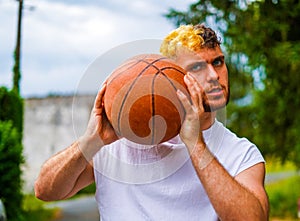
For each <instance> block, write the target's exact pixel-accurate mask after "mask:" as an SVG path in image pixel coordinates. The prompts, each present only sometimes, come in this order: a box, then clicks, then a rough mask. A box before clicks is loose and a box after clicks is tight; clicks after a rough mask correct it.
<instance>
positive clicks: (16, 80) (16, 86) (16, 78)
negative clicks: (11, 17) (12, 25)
mask: <svg viewBox="0 0 300 221" xmlns="http://www.w3.org/2000/svg"><path fill="white" fill-rule="evenodd" d="M18 1H19V10H18V27H17V43H16V48H15V52H14V58H15V64H14V67H13V90H14V91H15V92H17V93H18V94H20V79H21V65H20V63H21V32H22V12H23V0H18Z"/></svg>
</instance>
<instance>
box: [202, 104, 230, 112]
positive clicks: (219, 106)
mask: <svg viewBox="0 0 300 221" xmlns="http://www.w3.org/2000/svg"><path fill="white" fill-rule="evenodd" d="M226 105H227V102H223V103H220V104H204V105H203V107H204V111H205V112H215V111H217V110H220V109H222V108H223V107H225V106H226Z"/></svg>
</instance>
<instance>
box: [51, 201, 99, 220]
mask: <svg viewBox="0 0 300 221" xmlns="http://www.w3.org/2000/svg"><path fill="white" fill-rule="evenodd" d="M49 207H58V208H60V209H61V213H60V215H59V217H58V218H57V219H56V220H55V221H99V219H100V218H99V213H98V209H97V203H96V200H95V197H94V196H84V197H80V198H77V199H73V200H65V201H59V202H55V203H53V204H50V205H49Z"/></svg>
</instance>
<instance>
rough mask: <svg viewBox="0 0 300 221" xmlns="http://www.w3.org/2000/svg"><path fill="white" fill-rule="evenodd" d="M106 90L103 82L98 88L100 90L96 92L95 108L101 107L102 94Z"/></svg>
mask: <svg viewBox="0 0 300 221" xmlns="http://www.w3.org/2000/svg"><path fill="white" fill-rule="evenodd" d="M105 90H106V83H104V84H103V86H102V88H101V89H100V91H99V92H98V94H97V96H96V99H95V103H94V107H95V108H96V109H101V108H102V106H103V96H104V93H105Z"/></svg>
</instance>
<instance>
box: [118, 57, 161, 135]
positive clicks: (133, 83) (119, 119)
mask: <svg viewBox="0 0 300 221" xmlns="http://www.w3.org/2000/svg"><path fill="white" fill-rule="evenodd" d="M164 59H166V58H165V57H162V58H159V59H156V60H154V61H152V62H151V63H148V62H145V61H144V60H139V62H141V61H144V62H145V63H147V64H148V65H147V66H146V67H145V68H144V69H143V70H142V71H141V72H140V73H139V75H138V76H137V77H136V78H135V79H134V81H133V82H132V84H131V85H130V86H129V88H128V90H127V92H126V94H125V96H124V99H123V100H122V103H121V106H120V112H122V110H123V107H124V104H125V101H126V99H127V97H128V94H129V92H130V91H131V89H132V88H133V86H134V85H135V83H136V81H137V80H138V79H139V78H140V76H141V75H142V74H143V73H144V72H145V71H146V70H147V69H148V68H149V67H151V66H153V64H155V63H156V62H158V61H160V60H164ZM139 62H137V63H139ZM137 63H136V64H137ZM131 67H132V66H131ZM127 70H128V69H127ZM120 121H121V115H120V114H119V115H118V131H119V133H121V128H120V127H121V126H120Z"/></svg>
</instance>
